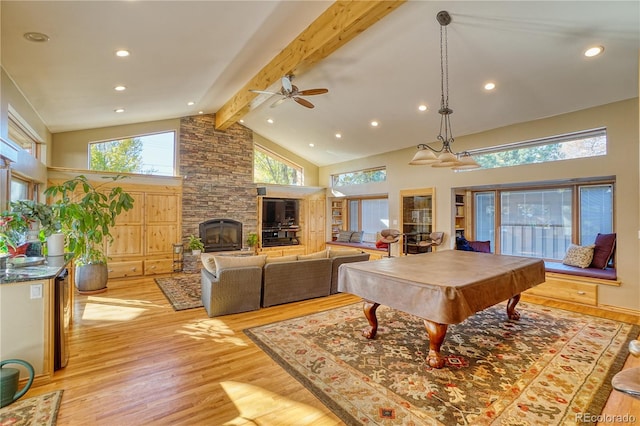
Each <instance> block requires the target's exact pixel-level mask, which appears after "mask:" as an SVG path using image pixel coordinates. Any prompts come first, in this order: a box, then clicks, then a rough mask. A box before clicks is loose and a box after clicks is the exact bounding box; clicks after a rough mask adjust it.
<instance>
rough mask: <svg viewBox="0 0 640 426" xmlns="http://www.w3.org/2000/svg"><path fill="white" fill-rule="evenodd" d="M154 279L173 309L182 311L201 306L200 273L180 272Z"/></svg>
mask: <svg viewBox="0 0 640 426" xmlns="http://www.w3.org/2000/svg"><path fill="white" fill-rule="evenodd" d="M155 280H156V284H158V287H160V290H162V292H163V293H164V295H165V297H166V298H167V300H169V303H171V306H173V309H174V310H176V311H183V310H185V309H193V308H200V307H202V306H203V305H202V299H201V297H200V295H201V294H202V293H201V292H202V290H201V289H200V274H180V275H174V276H172V277H162V278H156V279H155Z"/></svg>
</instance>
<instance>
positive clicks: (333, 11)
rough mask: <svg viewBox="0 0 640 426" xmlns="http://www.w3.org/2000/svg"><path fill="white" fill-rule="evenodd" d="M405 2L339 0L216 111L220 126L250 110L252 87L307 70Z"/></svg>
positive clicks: (268, 83)
mask: <svg viewBox="0 0 640 426" xmlns="http://www.w3.org/2000/svg"><path fill="white" fill-rule="evenodd" d="M405 2H406V0H393V1H336V2H335V3H334V4H332V5H331V6H329V8H328V9H327V10H326V11H325V12H324V13H323V14H322V15H320V16H319V17H318V18H317V19H316V20H315V21H313V22H312V23H311V25H309V26H308V27H307V28H306V29H305V30H304V31H302V32H301V33H300V34H299V35H298V37H296V39H295V40H293V41H292V42H291V43H289V45H288V46H287V47H285V48H284V49H283V50H282V52H280V53H279V54H278V55H276V56H275V57H274V58H273V59H272V60H271V62H269V63H268V64H267V65H265V66H264V68H262V69H261V70H260V71H259V72H258V73H257V74H256V75H255V76H254V77H253V78H252V79H251V80H249V81H248V82H247V84H245V85H244V87H242V89H240V90H239V91H238V92H237V93H236V94H235V95H234V96H233V97H232V98H231V99H229V100H228V101H227V103H225V104H224V105H223V106H222V108H220V110H218V111H217V112H216V128H217V129H220V130H224V129H226V128H228V127H229V126H231V125H232V124H233V123H235V122H237V121H238V120H240V118H242V117H243V116H244V115H245V114H247V113H248V112H249V109H250V106H251V101H252V100H253V99H254V98H255V97H256V96H258V95H257V94H256V93H253V92H250V91H249V90H250V89H256V90H266V89H267V88H269V87H270V86H271V85H272V84H274V83H275V82H277V81H278V80H280V79H281V78H282V76H284V75H287V74H289V73H293V74H294V75H300V74H302V73H304V71H305V70H308V69H309V68H311V67H312V66H313V65H315V64H316V63H318V62H319V61H321V60H322V59H324V58H326V57H327V56H329V55H330V54H331V53H333V52H334V51H335V50H337V49H338V48H339V47H341V46H343V45H344V44H345V43H347V42H348V41H349V40H351V39H352V38H354V37H355V36H357V35H358V34H360V33H362V32H363V31H365V30H366V29H367V28H369V27H370V26H372V25H373V24H375V23H376V22H378V21H379V20H380V19H382V18H383V17H384V16H386V15H387V14H389V13H390V12H392V11H393V10H395V9H396V8H397V7H399V6H400V5H401V4H403V3H405Z"/></svg>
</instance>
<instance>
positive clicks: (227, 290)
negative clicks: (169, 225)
mask: <svg viewBox="0 0 640 426" xmlns="http://www.w3.org/2000/svg"><path fill="white" fill-rule="evenodd" d="M201 260H202V263H203V265H204V268H203V269H202V270H201V272H200V274H201V287H202V303H203V305H204V307H205V309H206V311H207V314H208V315H209V316H210V317H213V316H219V315H228V314H232V313H239V312H247V311H252V310H256V309H259V308H260V307H268V306H274V305H279V304H283V303H289V302H297V301H300V300H306V299H312V298H315V297H322V296H328V295H330V294H334V293H337V288H338V268H339V267H340V265H342V264H344V263H349V262H361V261H367V260H369V254H368V253H363V252H361V251H359V250H355V249H348V250H327V251H323V252H318V253H312V254H310V255H299V256H295V255H293V256H286V257H281V258H271V259H267V257H266V256H264V255H262V256H221V255H217V256H216V255H215V254H210V253H203V254H202V257H201ZM214 261H215V262H214Z"/></svg>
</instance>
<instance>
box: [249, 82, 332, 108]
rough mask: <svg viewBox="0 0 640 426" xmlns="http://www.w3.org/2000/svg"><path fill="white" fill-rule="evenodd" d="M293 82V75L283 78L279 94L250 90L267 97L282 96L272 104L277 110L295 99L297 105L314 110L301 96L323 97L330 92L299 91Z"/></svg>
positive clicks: (321, 90) (325, 90)
mask: <svg viewBox="0 0 640 426" xmlns="http://www.w3.org/2000/svg"><path fill="white" fill-rule="evenodd" d="M291 80H293V75H292V74H289V75H285V76H284V77H282V87H281V88H280V91H278V92H269V91H266V90H250V91H251V92H253V93H263V94H266V95H280V96H282V97H281V98H280V99H278V100H277V101H275V102H274V103H272V104H271V108H275V107H277V106H278V105H280V104H281V103H283V102H284V101H286V100H287V99H293V100H294V101H296V102H297V103H299V104H300V105H302V106H304V107H307V108H313V107H314V105H313V104H312V103H311V102H309V101H308V100H306V99H304V98H301V97H300V96H311V95H322V94H324V93H327V92H329V90H327V89H307V90H299V89H298V86H296V85H295V84H293V83H291Z"/></svg>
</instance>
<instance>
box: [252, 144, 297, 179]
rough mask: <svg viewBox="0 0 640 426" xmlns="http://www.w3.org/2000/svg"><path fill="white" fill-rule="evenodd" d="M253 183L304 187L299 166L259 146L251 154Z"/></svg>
mask: <svg viewBox="0 0 640 426" xmlns="http://www.w3.org/2000/svg"><path fill="white" fill-rule="evenodd" d="M253 154H254V155H253V181H254V182H256V183H273V184H278V185H300V186H301V185H304V173H303V169H302V167H301V166H299V165H297V164H295V163H294V162H292V161H289V160H287V159H286V158H284V157H282V156H281V155H278V154H276V153H275V152H273V151H270V150H268V149H266V148H264V147H261V146H259V145H256V146H255V149H254V153H253Z"/></svg>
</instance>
